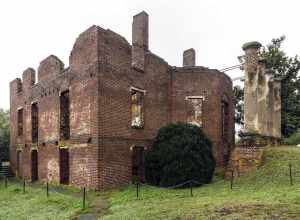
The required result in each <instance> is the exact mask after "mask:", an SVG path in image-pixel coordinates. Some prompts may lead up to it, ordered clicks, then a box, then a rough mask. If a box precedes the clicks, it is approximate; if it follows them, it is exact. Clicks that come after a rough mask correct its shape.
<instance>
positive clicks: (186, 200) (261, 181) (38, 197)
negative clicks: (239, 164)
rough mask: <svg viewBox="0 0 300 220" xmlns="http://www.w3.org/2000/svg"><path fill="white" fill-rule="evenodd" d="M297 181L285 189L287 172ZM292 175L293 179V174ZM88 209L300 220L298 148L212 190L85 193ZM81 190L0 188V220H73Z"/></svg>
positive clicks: (133, 215)
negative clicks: (137, 193)
mask: <svg viewBox="0 0 300 220" xmlns="http://www.w3.org/2000/svg"><path fill="white" fill-rule="evenodd" d="M289 163H291V164H292V168H293V172H295V175H296V176H299V177H295V179H294V185H293V186H290V179H289V175H288V174H289V166H288V164H289ZM296 171H297V172H298V173H296ZM88 201H89V208H88V209H87V210H86V211H85V212H88V213H96V214H97V215H98V219H103V220H112V219H130V220H134V219H150V220H151V219H174V220H175V219H176V220H177V219H178V220H179V219H190V220H192V219H218V220H220V219H251V220H252V219H300V148H296V147H278V148H267V149H266V150H265V152H264V161H263V165H262V166H261V167H260V169H259V170H258V171H257V172H256V173H253V174H250V175H247V176H244V177H241V178H239V179H236V180H235V182H234V185H233V190H231V189H230V182H229V181H224V180H223V179H222V178H221V177H220V176H216V177H215V178H214V181H213V183H212V184H208V185H205V186H202V187H198V188H194V189H193V197H191V196H190V190H189V189H176V190H175V189H163V188H158V187H152V186H147V185H144V186H142V187H141V190H140V194H139V198H138V199H137V198H136V191H135V187H133V186H127V187H123V188H120V189H118V190H112V191H109V192H105V193H101V194H98V193H95V192H92V191H91V192H88ZM81 203H82V200H81V193H80V190H78V189H74V188H69V189H68V190H62V191H59V192H51V194H50V197H49V198H48V199H47V197H46V193H45V187H44V186H41V185H34V186H32V187H28V188H27V191H26V193H25V194H23V192H22V185H21V184H20V183H10V184H9V188H8V189H5V188H4V186H3V183H2V185H1V186H0V220H3V219H5V220H6V219H30V220H31V219H75V218H76V216H78V215H79V214H80V213H81V212H82V211H81V207H82V205H81Z"/></svg>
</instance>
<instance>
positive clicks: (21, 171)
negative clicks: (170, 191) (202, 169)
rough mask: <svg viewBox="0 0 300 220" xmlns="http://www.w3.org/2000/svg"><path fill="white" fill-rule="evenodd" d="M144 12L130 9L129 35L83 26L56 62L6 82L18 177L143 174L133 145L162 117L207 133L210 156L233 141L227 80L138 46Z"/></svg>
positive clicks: (223, 157) (143, 38)
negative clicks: (177, 64) (66, 63)
mask: <svg viewBox="0 0 300 220" xmlns="http://www.w3.org/2000/svg"><path fill="white" fill-rule="evenodd" d="M148 46H149V45H148V15H147V14H146V13H145V12H141V13H139V14H137V15H136V16H134V17H133V25H132V45H130V44H129V43H128V42H127V41H126V40H125V39H124V38H123V37H122V36H120V35H118V34H116V33H114V32H113V31H111V30H105V29H103V28H101V27H99V26H92V27H90V28H89V29H87V30H86V31H84V32H83V33H81V34H80V35H79V37H78V38H77V40H76V42H75V44H74V46H73V49H72V51H71V54H70V58H69V67H68V68H65V67H64V64H63V62H62V61H60V60H59V59H58V58H57V57H56V56H53V55H51V56H49V57H47V58H46V59H44V60H43V61H41V62H40V65H39V67H38V71H37V79H38V82H37V83H35V70H34V69H32V68H28V69H26V70H25V71H24V72H23V75H22V80H21V79H18V78H17V79H15V80H13V81H12V82H11V83H10V106H11V111H10V112H11V113H10V114H11V115H10V116H11V118H10V120H11V146H10V155H11V165H12V168H13V170H14V171H15V172H16V174H17V175H18V176H20V177H23V178H26V179H28V180H32V181H35V180H39V181H50V182H56V183H61V184H73V185H77V186H86V187H89V188H95V189H100V190H102V189H105V188H110V187H115V186H119V185H121V184H126V183H130V182H131V180H132V177H133V176H134V175H138V176H139V177H140V178H141V179H142V178H143V176H144V171H143V154H144V152H145V150H147V149H149V148H150V147H151V143H152V142H153V139H154V138H155V136H156V134H157V131H158V129H159V128H160V127H162V126H163V125H166V124H167V123H170V122H177V121H182V122H190V123H193V124H196V125H198V126H200V127H202V128H203V130H204V131H205V133H206V134H207V135H208V136H209V137H210V139H211V140H212V141H213V152H214V156H215V158H216V161H217V165H218V166H224V165H225V164H226V163H227V160H228V158H229V152H230V147H231V146H232V144H233V143H234V104H233V91H232V81H231V79H230V78H229V77H228V76H227V75H226V74H224V73H222V72H220V71H218V70H213V69H208V68H205V67H201V66H195V51H194V50H193V49H189V50H187V51H185V52H184V53H183V67H174V66H170V65H169V64H168V63H167V62H166V61H165V60H163V59H162V58H160V57H159V56H157V55H155V54H153V53H152V52H151V51H150V50H149V47H148Z"/></svg>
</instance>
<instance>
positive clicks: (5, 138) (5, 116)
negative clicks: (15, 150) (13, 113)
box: [0, 109, 9, 162]
mask: <svg viewBox="0 0 300 220" xmlns="http://www.w3.org/2000/svg"><path fill="white" fill-rule="evenodd" d="M8 159H9V111H5V110H3V109H0V162H1V161H2V160H8Z"/></svg>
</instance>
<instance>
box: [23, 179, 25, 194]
mask: <svg viewBox="0 0 300 220" xmlns="http://www.w3.org/2000/svg"><path fill="white" fill-rule="evenodd" d="M23 193H25V179H23Z"/></svg>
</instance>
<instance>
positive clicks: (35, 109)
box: [31, 103, 39, 143]
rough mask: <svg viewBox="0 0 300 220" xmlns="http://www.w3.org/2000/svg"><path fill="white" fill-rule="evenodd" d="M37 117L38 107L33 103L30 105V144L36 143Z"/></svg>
mask: <svg viewBox="0 0 300 220" xmlns="http://www.w3.org/2000/svg"><path fill="white" fill-rule="evenodd" d="M38 127H39V116H38V105H37V103H34V104H32V105H31V129H32V130H31V135H32V143H37V142H38V136H39V135H38V134H39V133H38V132H39V128H38Z"/></svg>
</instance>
